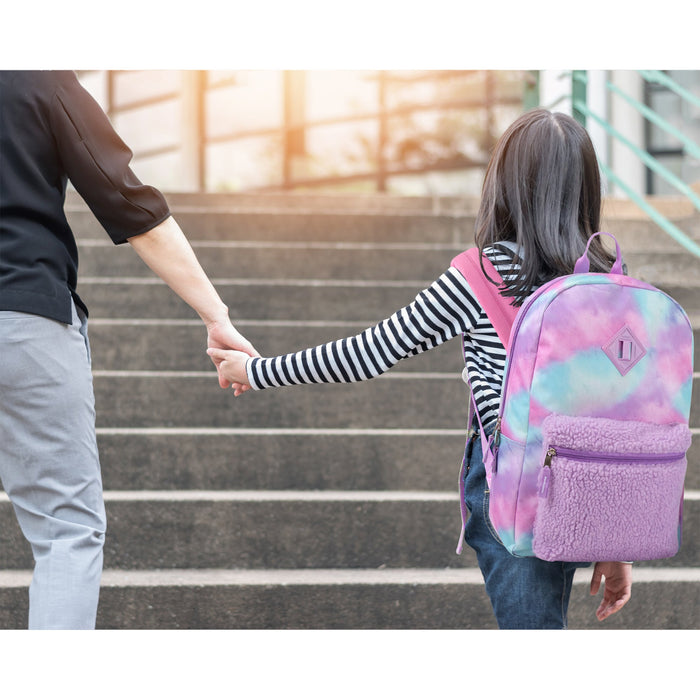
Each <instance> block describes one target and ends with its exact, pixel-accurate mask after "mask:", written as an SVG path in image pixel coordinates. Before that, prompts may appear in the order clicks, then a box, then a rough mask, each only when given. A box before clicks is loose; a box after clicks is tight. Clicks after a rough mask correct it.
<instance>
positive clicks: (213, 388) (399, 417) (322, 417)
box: [94, 360, 700, 429]
mask: <svg viewBox="0 0 700 700" xmlns="http://www.w3.org/2000/svg"><path fill="white" fill-rule="evenodd" d="M404 362H410V360H404ZM94 374H95V376H94V385H95V396H96V403H97V425H98V426H99V427H111V428H119V427H122V428H130V427H133V426H141V427H168V426H170V427H177V426H180V427H207V428H210V427H213V428H230V427H233V426H236V427H240V428H255V427H272V426H274V427H278V428H300V427H308V426H313V427H315V428H407V429H411V428H417V427H418V428H462V427H463V426H464V416H465V404H466V401H467V398H466V397H467V393H466V388H465V385H464V383H463V382H462V381H461V379H460V378H459V377H455V375H454V374H452V373H445V374H442V373H440V374H437V373H436V374H427V375H426V374H419V373H414V372H400V371H398V370H397V369H394V370H392V371H390V372H387V373H386V374H384V375H382V376H380V377H378V378H376V379H373V380H371V381H367V382H357V383H352V384H336V385H329V384H316V385H305V386H294V387H285V388H282V389H277V390H266V391H261V392H248V393H246V394H243V395H242V396H239V397H237V398H234V396H233V392H231V391H222V390H221V389H220V388H219V385H218V382H217V381H216V375H215V373H214V371H213V370H212V371H211V372H203V373H199V372H192V373H185V372H176V373H171V372H160V373H154V372H145V373H134V372H125V373H121V372H118V371H117V372H95V373H94ZM699 382H700V374H696V375H695V379H694V382H693V384H694V387H695V389H694V391H693V397H692V406H691V415H690V425H691V427H698V426H700V387H699V386H698V383H699ZM202 407H206V410H202ZM427 407H429V408H427Z"/></svg>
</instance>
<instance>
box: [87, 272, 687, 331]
mask: <svg viewBox="0 0 700 700" xmlns="http://www.w3.org/2000/svg"><path fill="white" fill-rule="evenodd" d="M431 281H432V280H413V281H410V280H407V281H391V280H389V281H386V280H376V281H373V280H372V281H365V280H333V281H330V280H316V281H313V280H312V281H309V280H288V279H286V280H285V279H282V280H275V279H251V280H243V279H217V278H213V279H212V282H213V283H214V285H215V286H216V288H217V290H218V292H219V294H220V296H221V298H222V299H223V301H224V303H225V304H226V305H227V306H228V307H229V309H230V314H231V318H233V319H239V318H248V319H258V320H288V319H299V320H327V319H338V320H347V321H351V320H354V319H373V320H374V322H377V321H380V320H382V319H383V318H386V317H387V316H390V315H391V314H392V313H394V312H395V311H396V310H397V309H400V308H402V307H404V306H406V305H407V304H409V303H411V302H412V301H413V299H414V298H415V296H416V294H417V293H418V292H419V291H421V290H422V289H424V288H425V287H426V286H427V285H428V284H429V283H430V282H431ZM662 288H663V290H664V291H666V292H667V293H668V294H670V295H671V296H672V297H673V298H674V299H675V300H676V301H678V303H679V304H681V306H682V307H683V308H684V309H685V310H686V312H687V313H688V314H697V313H700V293H699V292H700V284H697V283H696V284H693V285H692V286H690V285H671V284H667V285H663V287H662ZM78 293H79V294H80V296H81V298H82V299H83V300H84V301H85V303H86V304H87V305H88V308H89V309H90V313H91V315H93V316H94V317H103V318H167V319H188V318H189V319H191V318H197V316H196V314H195V312H194V311H193V310H192V309H191V308H190V307H189V306H187V304H185V302H183V301H182V300H181V299H180V298H179V297H177V296H175V294H173V293H172V291H171V290H170V289H169V288H168V287H167V286H166V285H165V284H163V283H161V282H160V281H156V280H152V279H150V278H87V279H85V278H84V279H82V280H81V281H80V282H79V284H78Z"/></svg>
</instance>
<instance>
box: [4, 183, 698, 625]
mask: <svg viewBox="0 0 700 700" xmlns="http://www.w3.org/2000/svg"><path fill="white" fill-rule="evenodd" d="M168 199H169V201H170V202H171V206H172V208H173V213H174V215H175V217H176V218H177V219H178V221H179V222H180V224H181V226H182V228H183V230H184V231H185V232H186V233H187V235H188V237H189V238H190V240H191V242H192V244H193V247H194V248H195V251H196V253H197V255H198V257H199V259H200V260H201V262H202V264H203V266H204V268H205V270H206V271H207V273H208V274H209V276H210V277H211V278H212V280H213V281H214V283H215V285H216V287H217V289H218V290H219V292H220V294H221V295H222V298H223V299H224V300H225V302H226V303H227V304H228V305H229V306H230V309H231V318H232V319H233V320H234V322H235V323H236V324H237V326H238V327H239V328H240V330H241V331H242V332H243V333H244V334H245V335H246V336H247V337H248V338H249V339H250V340H251V341H252V342H253V343H254V344H255V345H256V347H257V348H258V350H259V351H260V352H262V353H263V354H268V355H272V354H277V353H280V352H285V351H289V350H294V349H299V348H302V347H306V346H308V345H312V344H316V343H319V342H322V341H326V340H331V339H333V338H336V337H341V336H346V335H350V334H352V333H355V332H357V331H359V330H361V329H363V328H364V327H366V326H367V325H369V324H370V323H373V322H375V321H377V320H380V319H381V318H384V317H386V316H387V315H389V314H391V313H392V312H393V311H395V310H396V309H397V308H399V307H401V306H403V305H405V304H406V303H408V302H409V301H410V300H411V299H412V298H413V296H414V295H415V293H416V292H417V291H418V290H419V289H421V288H422V287H423V286H425V285H426V284H427V283H429V282H430V281H432V280H433V279H434V278H435V277H437V276H438V275H439V274H440V273H441V272H442V271H443V270H444V269H445V268H446V267H447V265H448V264H449V261H450V259H451V258H452V256H453V255H454V254H455V253H456V252H459V251H460V250H463V249H464V248H466V247H467V246H468V245H470V244H471V242H472V233H473V223H474V211H475V206H476V202H475V201H473V200H466V199H465V200H457V199H428V198H410V199H406V198H394V197H382V196H372V195H367V196H336V195H265V196H262V195H260V196H252V195H206V196H202V195H186V194H173V195H170V196H169V197H168ZM672 204H673V203H671V205H672ZM669 206H670V205H669ZM67 208H68V211H69V219H70V221H71V223H72V225H73V227H74V230H75V231H76V234H77V236H78V239H79V243H80V257H81V281H80V286H79V289H80V292H81V295H82V296H83V298H84V299H85V300H86V302H87V303H88V305H89V306H90V310H91V319H90V337H91V343H92V352H93V370H94V381H95V392H96V402H97V425H98V441H99V446H100V453H101V460H102V469H103V478H104V487H105V498H106V505H107V514H108V533H107V542H106V547H105V572H104V576H103V588H102V593H101V603H100V609H99V613H98V627H100V628H121V629H174V628H187V629H211V628H226V629H234V628H236V629H244V628H275V629H289V628H297V629H299V628H315V629H319V628H325V629H327V628H345V629H347V628H353V629H358V628H374V629H378V628H414V629H416V628H424V629H427V628H439V629H448V628H458V629H488V628H494V627H495V623H494V620H493V617H492V614H491V611H490V606H489V603H488V600H487V597H486V594H485V592H484V590H483V584H482V580H481V575H480V573H479V571H478V568H477V567H476V561H475V558H474V556H473V555H472V553H471V551H470V550H469V549H468V548H465V553H464V554H463V555H462V556H461V557H460V556H457V555H456V554H455V546H456V541H457V536H458V532H459V502H458V498H457V473H458V469H459V465H460V460H461V456H462V450H463V447H464V432H465V414H466V402H467V394H466V389H465V387H464V385H463V384H462V382H461V380H460V376H459V375H460V371H461V357H460V348H459V341H452V342H450V343H447V344H446V345H444V346H443V347H440V348H438V349H436V350H433V351H431V352H429V353H426V354H424V355H423V356H420V357H417V358H414V359H411V360H407V361H405V363H401V364H400V365H399V366H398V367H396V368H395V369H394V370H392V371H391V372H389V373H388V374H386V375H384V376H383V377H380V378H379V379H376V380H374V381H371V382H368V383H363V384H355V385H342V386H312V387H297V388H291V389H284V390H279V391H266V392H262V393H260V394H256V393H254V392H249V393H248V394H246V395H244V396H242V397H239V398H236V399H234V397H233V393H232V392H230V391H223V390H221V389H219V387H218V384H217V382H216V375H215V373H214V370H213V367H212V365H211V364H210V361H209V359H208V358H207V356H206V355H205V353H204V349H205V339H206V335H205V332H204V330H203V326H202V325H201V323H200V321H199V319H198V318H197V317H196V316H195V314H194V313H193V312H192V311H191V310H190V309H189V308H188V307H187V306H186V305H185V304H183V303H182V302H181V301H180V300H179V299H178V298H177V297H175V295H174V294H172V292H170V290H168V289H167V288H166V287H165V286H164V285H163V284H162V283H160V282H159V280H157V279H155V278H154V277H153V275H151V273H150V272H149V271H148V270H147V268H146V267H145V266H144V265H143V263H141V261H140V260H139V259H138V258H137V256H136V255H135V254H134V252H133V251H132V250H131V249H130V248H129V246H121V247H117V248H115V247H114V246H113V245H112V244H111V243H110V242H109V240H108V238H107V236H106V235H105V234H104V232H103V231H102V229H101V228H100V226H99V224H97V223H96V222H95V220H94V218H93V217H92V215H91V214H90V213H89V211H88V210H87V209H86V208H85V206H84V204H82V202H81V201H80V200H79V198H77V197H75V196H73V195H71V196H70V197H69V201H68V205H67ZM679 211H680V210H679ZM606 212H607V220H606V230H610V231H611V232H613V233H615V234H616V235H617V236H618V238H619V240H620V242H621V245H622V248H623V252H624V253H625V258H626V260H627V262H628V264H629V267H630V272H631V274H633V275H635V276H639V277H643V278H644V279H648V280H649V281H651V282H653V283H655V284H658V285H659V286H662V287H663V288H665V289H667V290H668V291H669V292H670V293H671V294H672V295H673V296H674V297H675V298H677V299H678V300H679V301H680V302H681V303H682V304H683V306H684V307H685V308H686V310H687V311H688V312H689V313H690V314H691V315H692V317H693V323H694V327H695V328H696V329H697V328H700V294H699V292H700V260H697V259H690V256H689V255H687V254H685V253H684V252H683V251H682V249H681V248H680V247H678V246H677V245H676V244H675V243H673V242H671V241H669V239H668V238H667V237H666V236H664V235H663V234H662V233H660V232H659V231H658V230H656V229H655V227H654V226H653V225H651V224H650V223H649V222H647V221H646V220H645V219H644V218H643V217H641V216H639V215H638V214H637V212H636V211H634V210H633V209H630V207H629V206H628V205H627V204H626V203H624V202H614V201H610V202H608V203H607V208H606ZM675 218H676V219H680V225H681V226H682V227H683V228H684V229H685V230H690V231H692V232H693V235H695V236H696V237H698V238H700V221H699V220H698V219H697V218H694V217H693V216H691V215H689V214H687V213H685V212H683V211H681V213H680V214H678V215H677V216H676V217H675ZM696 335H697V330H696ZM697 347H698V343H697V342H696V366H700V365H698V363H697V354H698V351H697ZM699 381H700V375H697V376H696V379H695V384H696V386H695V391H694V395H693V415H692V427H693V428H694V431H695V432H694V443H693V447H692V448H691V452H690V464H689V471H688V478H687V482H686V487H687V495H686V501H685V506H684V512H685V529H684V543H683V547H682V549H681V552H680V553H679V555H678V556H677V557H676V558H674V559H672V560H667V561H658V562H648V563H645V564H640V565H638V566H636V567H635V585H634V588H633V598H632V600H631V601H630V603H629V604H628V605H627V607H626V608H625V609H624V610H623V611H622V612H621V613H620V614H618V615H616V616H614V617H613V618H611V619H610V620H609V621H606V622H605V623H603V624H601V623H598V622H597V621H596V619H595V617H594V611H595V608H596V605H597V602H596V601H594V600H591V599H590V597H589V595H588V592H587V583H588V579H589V577H590V573H589V572H587V571H583V572H582V573H581V575H580V577H579V578H578V579H577V583H576V585H575V587H574V593H573V597H572V603H571V608H570V627H571V628H575V629H600V628H626V629H643V628H652V629H670V628H692V629H698V628H700V551H699V548H700V544H699V543H700V537H699V536H700V387H698V386H697V384H698V382H699ZM0 557H2V558H1V560H0V561H1V562H2V564H0V566H2V571H0V628H23V627H24V626H25V625H26V614H27V591H26V586H27V585H28V582H29V579H30V576H31V574H30V569H31V566H32V561H31V553H30V550H29V547H28V546H27V545H26V543H25V542H24V540H23V538H22V536H21V534H20V532H19V529H18V527H17V525H16V523H15V519H14V515H13V513H12V509H11V506H10V504H9V502H8V501H7V499H4V500H0Z"/></svg>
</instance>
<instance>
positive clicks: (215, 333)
mask: <svg viewBox="0 0 700 700" xmlns="http://www.w3.org/2000/svg"><path fill="white" fill-rule="evenodd" d="M207 333H208V335H207V347H208V348H218V349H221V350H228V349H231V350H240V351H241V352H244V353H245V354H246V355H252V356H253V357H260V353H258V351H257V350H256V349H255V348H254V347H253V346H252V344H251V343H250V341H248V340H247V339H246V338H244V337H243V336H242V335H241V334H240V333H239V332H238V331H237V330H236V329H235V328H234V327H233V324H232V323H231V321H230V319H229V318H228V316H227V317H226V319H222V320H221V321H214V322H213V323H210V324H207ZM210 357H211V359H212V362H213V363H214V366H215V367H216V371H217V374H218V375H219V386H220V387H221V388H222V389H226V388H228V387H229V386H231V385H232V383H231V382H230V381H229V380H228V379H226V377H224V376H223V374H222V373H221V363H222V362H223V359H222V357H214V356H212V355H211V354H210ZM233 388H234V390H235V392H236V396H238V394H239V393H243V392H244V391H248V389H250V387H249V386H248V385H247V384H237V385H234V386H233Z"/></svg>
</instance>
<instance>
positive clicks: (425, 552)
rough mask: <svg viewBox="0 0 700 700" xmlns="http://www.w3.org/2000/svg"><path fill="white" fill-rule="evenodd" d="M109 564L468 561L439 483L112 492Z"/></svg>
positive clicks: (691, 538) (2, 511) (6, 536)
mask: <svg viewBox="0 0 700 700" xmlns="http://www.w3.org/2000/svg"><path fill="white" fill-rule="evenodd" d="M105 504H106V508H107V520H108V533H109V535H108V537H107V538H106V543H105V566H106V567H107V568H115V569H171V568H174V569H180V568H183V569H185V568H190V569H207V568H244V569H261V568H270V569H272V568H279V569H315V568H342V569H345V568H348V569H353V568H372V569H375V568H383V567H387V568H416V569H426V568H428V569H429V568H463V567H470V566H476V557H475V554H474V553H473V552H472V550H471V549H470V548H469V547H465V550H464V552H463V554H462V555H457V554H456V553H455V548H456V546H457V538H458V535H459V529H460V515H459V499H458V496H457V493H456V489H455V490H454V491H453V492H450V493H440V492H435V491H430V492H419V491H373V492H368V491H306V492H300V491H248V492H240V491H235V492H234V491H201V492H200V491H178V492H174V491H162V492H154V491H149V492H143V491H123V492H117V491H109V492H106V493H105ZM683 518H684V520H683V523H684V524H683V532H684V537H683V543H682V546H681V549H680V551H679V552H678V554H677V555H676V556H675V557H673V558H672V559H664V560H656V561H650V562H645V563H644V566H647V567H654V566H661V567H671V568H673V567H687V566H691V567H692V566H696V567H697V566H698V563H699V562H700V538H699V537H697V534H698V533H699V532H700V495H699V494H698V492H687V493H686V498H685V500H684V505H683ZM0 524H1V525H2V527H1V528H0V544H1V545H2V551H3V562H4V564H3V567H4V568H6V569H26V568H30V566H31V562H32V559H31V552H30V550H29V547H28V545H27V544H26V542H25V541H24V539H23V537H22V535H21V533H20V531H19V528H18V526H17V524H16V522H15V517H14V511H13V510H12V507H11V504H10V503H9V501H8V500H7V499H3V500H2V501H1V502H0Z"/></svg>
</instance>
